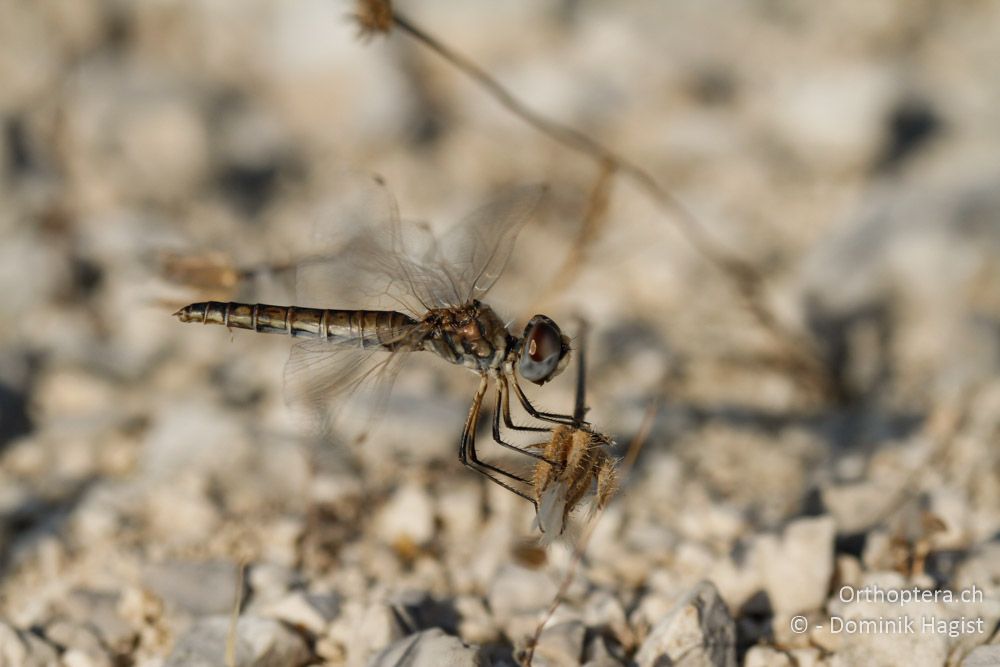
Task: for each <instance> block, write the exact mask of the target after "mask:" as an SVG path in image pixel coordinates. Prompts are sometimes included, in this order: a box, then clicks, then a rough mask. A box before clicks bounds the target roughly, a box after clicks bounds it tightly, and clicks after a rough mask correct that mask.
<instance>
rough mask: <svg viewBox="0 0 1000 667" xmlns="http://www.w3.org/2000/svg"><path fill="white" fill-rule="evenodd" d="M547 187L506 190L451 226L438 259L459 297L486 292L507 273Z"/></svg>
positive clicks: (463, 298)
mask: <svg viewBox="0 0 1000 667" xmlns="http://www.w3.org/2000/svg"><path fill="white" fill-rule="evenodd" d="M545 192H546V188H545V186H542V185H525V186H520V187H515V188H511V189H509V190H506V191H504V192H503V193H501V194H500V196H498V197H496V198H494V199H493V200H491V201H490V202H488V203H486V204H485V205H483V206H481V207H480V208H478V209H476V210H475V211H473V212H472V213H470V214H469V215H468V216H466V217H465V218H464V219H463V220H462V221H461V222H459V223H458V224H456V225H455V226H453V227H452V228H451V229H449V230H448V231H447V232H446V233H445V234H444V236H443V237H442V238H441V241H440V243H439V244H438V246H437V248H436V249H435V251H436V256H435V257H434V259H435V261H434V262H429V263H432V264H435V265H436V266H437V267H438V269H439V270H440V272H441V273H444V274H446V275H447V276H448V282H449V284H450V285H451V286H453V288H454V291H456V292H457V294H456V296H457V297H458V298H459V300H458V301H457V302H456V303H458V304H460V303H466V302H467V301H469V300H471V299H478V298H481V297H482V296H483V295H485V294H486V293H487V292H488V291H489V290H490V288H491V287H493V284H494V283H495V282H496V281H497V278H499V277H500V274H501V273H503V270H504V267H506V266H507V260H509V259H510V253H511V251H512V250H513V249H514V242H515V241H516V240H517V235H518V234H519V233H520V231H521V229H522V228H523V227H524V224H525V223H526V222H527V221H528V220H529V219H530V218H531V215H532V214H533V213H534V212H535V210H536V209H537V208H538V205H539V203H540V202H541V200H542V197H543V196H544V195H545Z"/></svg>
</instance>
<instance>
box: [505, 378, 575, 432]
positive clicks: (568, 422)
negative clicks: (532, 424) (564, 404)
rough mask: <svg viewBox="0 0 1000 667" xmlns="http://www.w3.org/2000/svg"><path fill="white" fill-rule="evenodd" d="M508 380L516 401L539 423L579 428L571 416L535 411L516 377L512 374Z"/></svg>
mask: <svg viewBox="0 0 1000 667" xmlns="http://www.w3.org/2000/svg"><path fill="white" fill-rule="evenodd" d="M510 379H511V382H512V383H513V385H514V393H515V394H517V400H518V401H519V402H520V403H521V405H522V406H523V407H524V409H525V411H526V412H527V413H528V414H529V415H531V416H532V417H534V418H535V419H537V420H539V421H544V422H552V423H553V424H562V425H563V426H580V422H578V421H577V420H576V419H574V418H573V416H572V415H561V414H558V413H555V412H542V411H541V410H537V409H535V406H533V405H532V404H531V402H530V401H529V400H528V397H527V395H525V393H524V390H523V389H521V385H520V384H518V382H517V376H516V375H514V374H513V373H512V374H511V376H510Z"/></svg>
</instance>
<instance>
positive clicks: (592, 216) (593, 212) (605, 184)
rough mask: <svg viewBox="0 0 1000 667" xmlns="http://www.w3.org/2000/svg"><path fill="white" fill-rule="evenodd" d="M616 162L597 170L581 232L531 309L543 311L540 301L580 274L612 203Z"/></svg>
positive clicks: (557, 291)
mask: <svg viewBox="0 0 1000 667" xmlns="http://www.w3.org/2000/svg"><path fill="white" fill-rule="evenodd" d="M614 175H615V165H614V164H613V163H611V162H605V163H603V164H601V168H600V172H599V173H598V175H597V179H596V180H595V181H594V185H593V187H592V188H591V190H590V195H589V196H588V198H587V208H586V209H585V210H584V213H583V219H582V221H581V224H580V231H579V233H578V234H577V235H576V237H575V238H574V239H573V245H572V246H570V249H569V251H568V252H567V253H566V259H564V260H563V263H562V265H561V266H560V267H559V270H558V271H556V274H555V277H554V278H553V279H552V282H551V283H550V284H549V285H548V287H546V288H545V290H544V292H543V293H542V296H541V298H539V299H538V301H537V302H536V304H535V307H534V308H533V309H532V312H536V311H541V310H543V309H542V308H541V307H540V304H544V303H546V302H547V301H548V300H549V299H550V298H551V297H552V296H553V295H555V294H559V293H560V292H562V291H563V290H564V289H565V288H566V287H567V286H568V285H569V284H570V283H572V282H573V280H574V279H575V278H576V276H577V274H579V273H580V267H581V266H583V263H584V260H585V259H586V256H587V252H588V250H589V248H590V246H591V245H593V243H594V241H595V240H596V239H597V237H598V236H599V235H600V232H601V229H602V228H603V227H604V225H605V223H606V222H607V220H608V206H609V204H610V203H611V186H612V185H613V184H614Z"/></svg>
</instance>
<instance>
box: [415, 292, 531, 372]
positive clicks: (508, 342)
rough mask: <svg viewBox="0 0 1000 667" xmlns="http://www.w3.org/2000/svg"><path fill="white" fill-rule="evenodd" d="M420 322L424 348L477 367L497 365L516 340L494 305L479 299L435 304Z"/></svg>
mask: <svg viewBox="0 0 1000 667" xmlns="http://www.w3.org/2000/svg"><path fill="white" fill-rule="evenodd" d="M421 324H422V325H423V327H421V328H422V329H423V335H422V338H423V347H424V348H425V349H428V350H431V351H432V352H434V353H435V354H437V355H438V356H440V357H441V358H443V359H445V360H447V361H449V362H451V363H453V364H458V365H460V366H465V367H466V368H471V369H473V370H476V371H481V372H485V371H489V370H498V369H500V368H501V367H502V366H503V363H504V360H505V359H506V358H507V355H508V353H509V351H511V350H512V349H513V347H514V344H515V343H516V339H514V338H513V337H512V336H511V335H510V332H509V331H507V327H506V326H505V325H504V323H503V321H502V320H501V319H500V318H499V317H498V316H497V314H496V313H495V312H494V311H493V309H492V308H490V307H489V306H487V305H486V304H483V303H480V302H479V301H472V302H470V303H468V304H466V305H464V306H458V307H453V308H435V309H434V310H430V311H428V312H427V314H426V315H425V316H424V317H423V319H422V320H421Z"/></svg>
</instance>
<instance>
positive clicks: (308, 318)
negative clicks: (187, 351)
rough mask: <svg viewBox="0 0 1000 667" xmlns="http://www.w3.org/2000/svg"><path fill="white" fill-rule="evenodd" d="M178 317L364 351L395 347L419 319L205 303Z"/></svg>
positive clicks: (380, 312) (369, 312)
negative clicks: (337, 344)
mask: <svg viewBox="0 0 1000 667" xmlns="http://www.w3.org/2000/svg"><path fill="white" fill-rule="evenodd" d="M174 315H176V316H177V318H178V319H180V321H181V322H200V323H202V324H221V325H222V326H225V327H232V328H234V329H250V330H252V331H259V332H261V333H279V334H280V333H283V334H288V335H289V336H297V337H304V338H324V339H328V340H330V341H331V342H334V343H353V344H355V345H357V346H358V347H361V348H370V347H387V348H390V349H391V348H393V347H395V346H396V345H397V344H399V343H400V342H401V339H402V338H403V336H404V335H405V334H406V333H407V330H408V329H409V327H411V326H412V325H414V324H417V320H415V319H413V318H412V317H410V316H408V315H405V314H403V313H398V312H396V311H392V310H330V309H324V308H299V307H297V306H272V305H268V304H264V303H256V304H249V303H236V302H229V303H225V302H221V301H203V302H200V303H192V304H191V305H190V306H184V307H183V308H181V309H180V310H178V311H177V312H176V313H174Z"/></svg>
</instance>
